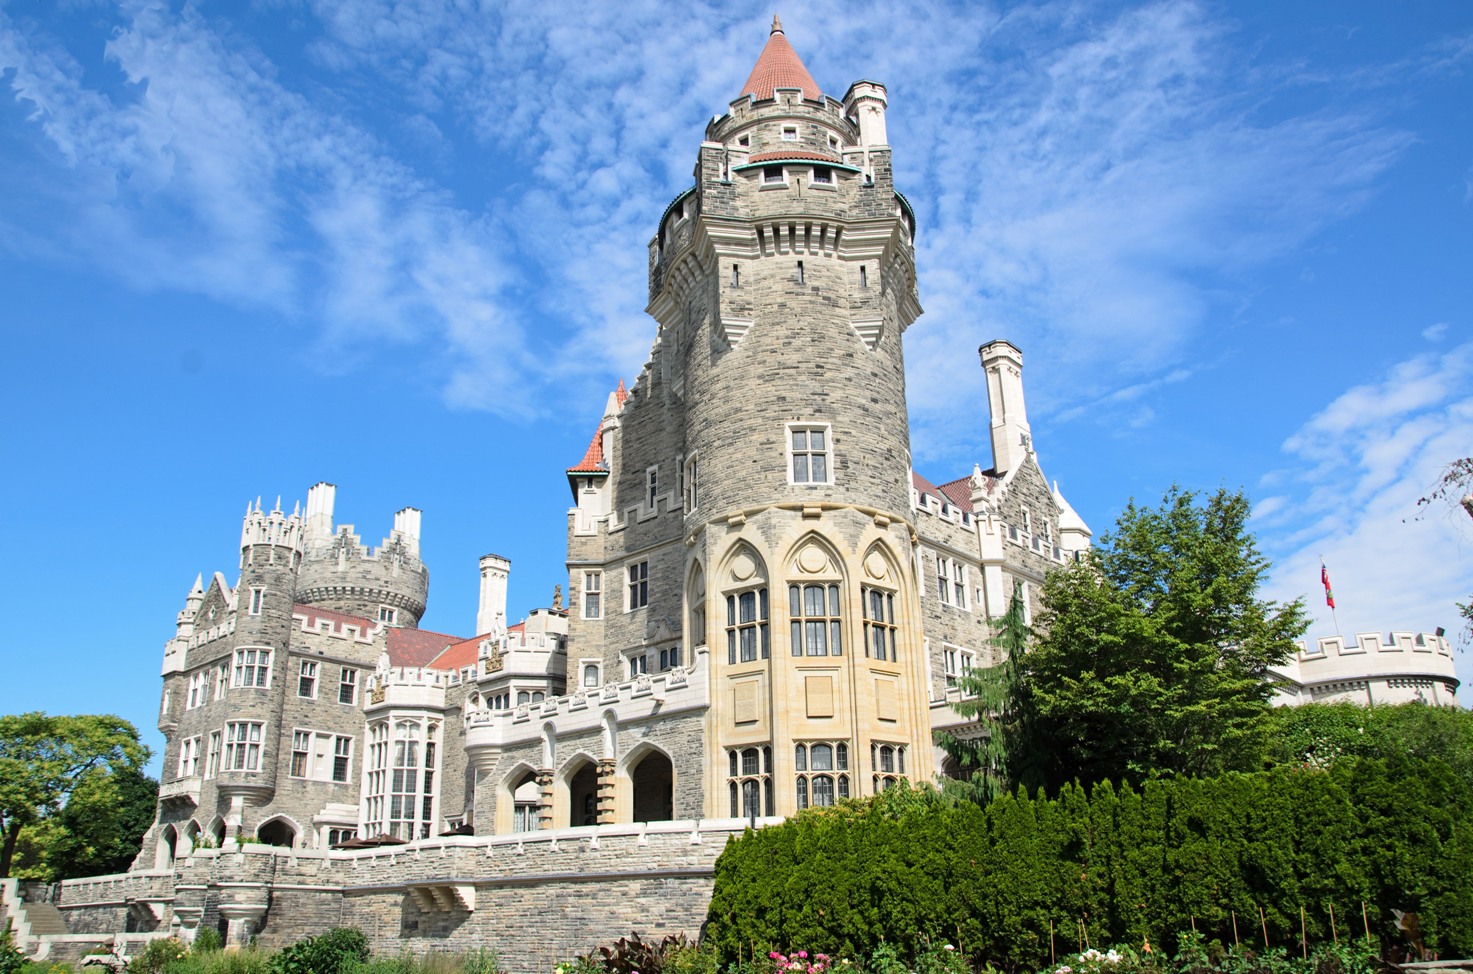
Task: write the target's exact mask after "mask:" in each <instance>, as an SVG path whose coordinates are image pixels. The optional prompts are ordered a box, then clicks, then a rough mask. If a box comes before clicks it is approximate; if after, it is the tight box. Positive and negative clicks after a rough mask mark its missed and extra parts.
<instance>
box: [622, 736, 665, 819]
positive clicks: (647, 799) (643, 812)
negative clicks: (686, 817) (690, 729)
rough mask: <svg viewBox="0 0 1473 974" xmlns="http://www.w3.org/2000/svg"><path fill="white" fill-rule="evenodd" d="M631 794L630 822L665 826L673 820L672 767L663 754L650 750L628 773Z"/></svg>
mask: <svg viewBox="0 0 1473 974" xmlns="http://www.w3.org/2000/svg"><path fill="white" fill-rule="evenodd" d="M629 783H630V785H631V787H632V790H633V792H634V797H633V801H632V802H631V805H632V806H633V819H632V820H633V821H635V822H668V821H670V820H671V819H673V818H674V817H675V766H674V765H673V764H671V763H670V758H669V757H668V756H667V755H666V754H665V753H664V752H663V751H656V750H651V751H649V752H648V753H646V754H645V755H644V756H643V757H641V758H640V759H639V763H638V764H636V765H634V766H633V767H631V768H630V769H629Z"/></svg>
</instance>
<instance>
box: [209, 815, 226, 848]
mask: <svg viewBox="0 0 1473 974" xmlns="http://www.w3.org/2000/svg"><path fill="white" fill-rule="evenodd" d="M225 833H226V827H225V816H223V815H216V816H215V817H214V818H212V819H210V841H212V842H214V843H215V848H216V849H219V848H222V847H223V846H224V845H225Z"/></svg>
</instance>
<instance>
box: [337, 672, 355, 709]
mask: <svg viewBox="0 0 1473 974" xmlns="http://www.w3.org/2000/svg"><path fill="white" fill-rule="evenodd" d="M357 702H358V671H357V670H355V669H351V668H349V667H346V666H345V667H343V672H342V673H341V675H339V677H338V703H357Z"/></svg>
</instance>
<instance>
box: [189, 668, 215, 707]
mask: <svg viewBox="0 0 1473 974" xmlns="http://www.w3.org/2000/svg"><path fill="white" fill-rule="evenodd" d="M209 691H210V674H209V673H208V672H207V671H205V670H200V671H199V672H198V673H195V674H194V675H193V676H191V677H190V678H189V696H187V697H186V698H185V700H184V709H185V710H193V709H194V708H195V707H202V706H204V703H205V700H206V699H207V698H208V697H209V695H210V692H209Z"/></svg>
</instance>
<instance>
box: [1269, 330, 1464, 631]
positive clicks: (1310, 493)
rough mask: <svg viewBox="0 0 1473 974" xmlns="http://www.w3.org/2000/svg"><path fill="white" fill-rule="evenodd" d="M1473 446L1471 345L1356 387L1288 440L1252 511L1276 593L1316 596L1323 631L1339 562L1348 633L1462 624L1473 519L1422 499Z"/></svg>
mask: <svg viewBox="0 0 1473 974" xmlns="http://www.w3.org/2000/svg"><path fill="white" fill-rule="evenodd" d="M1470 445H1473V343H1468V344H1463V345H1460V346H1458V347H1456V348H1453V349H1450V350H1448V351H1445V352H1439V353H1428V354H1424V355H1418V356H1415V357H1413V358H1410V359H1407V360H1405V361H1402V362H1398V363H1395V364H1394V365H1392V366H1391V367H1389V368H1387V369H1386V370H1385V371H1384V372H1383V373H1382V374H1381V375H1379V376H1377V377H1376V378H1375V379H1373V380H1372V381H1370V382H1366V383H1362V384H1360V385H1357V386H1354V387H1352V388H1350V389H1347V390H1346V391H1345V392H1344V393H1343V394H1341V395H1339V396H1337V397H1336V398H1335V399H1334V400H1333V401H1332V402H1330V403H1328V404H1327V405H1326V406H1325V407H1324V408H1323V409H1322V410H1320V412H1318V413H1317V414H1316V415H1315V416H1313V417H1312V418H1311V419H1310V420H1309V421H1308V422H1306V423H1305V424H1304V426H1303V427H1301V428H1300V429H1299V430H1297V431H1296V432H1295V433H1294V434H1293V435H1292V436H1291V437H1289V439H1288V440H1287V441H1286V442H1285V443H1284V453H1285V454H1286V459H1287V461H1288V466H1287V467H1285V468H1283V469H1281V470H1279V471H1276V473H1275V475H1274V476H1273V477H1272V482H1273V484H1274V485H1275V487H1276V488H1277V490H1278V492H1277V493H1276V494H1275V496H1273V497H1271V498H1267V499H1265V501H1263V502H1261V503H1260V504H1259V505H1258V509H1257V511H1256V517H1255V526H1256V527H1257V529H1258V531H1259V533H1260V535H1261V537H1262V538H1263V541H1264V543H1265V547H1266V549H1267V550H1268V552H1269V553H1270V554H1271V555H1273V556H1274V558H1275V561H1276V569H1275V574H1274V580H1273V584H1272V590H1273V592H1274V594H1275V595H1276V596H1277V597H1279V598H1292V597H1294V596H1296V595H1304V594H1306V593H1310V596H1311V597H1310V599H1309V606H1310V609H1311V611H1312V613H1313V614H1314V615H1315V617H1316V622H1315V626H1314V632H1317V633H1319V634H1328V633H1331V632H1333V631H1334V626H1335V620H1334V619H1332V618H1331V616H1330V613H1329V611H1328V610H1327V609H1326V608H1325V607H1324V605H1323V602H1322V601H1321V600H1320V599H1319V596H1318V594H1317V592H1316V590H1315V586H1316V584H1317V582H1318V578H1319V574H1318V573H1319V567H1318V562H1319V558H1320V557H1321V556H1323V557H1324V558H1325V560H1326V562H1327V563H1328V564H1329V565H1330V571H1331V573H1332V577H1333V579H1334V582H1335V596H1336V602H1337V605H1338V611H1339V621H1340V622H1341V623H1342V625H1343V627H1344V631H1345V632H1346V633H1352V632H1361V631H1367V632H1370V631H1377V630H1380V631H1389V630H1391V629H1400V630H1405V629H1413V630H1418V631H1430V630H1431V629H1433V628H1435V627H1436V626H1445V627H1446V628H1447V629H1448V630H1450V631H1451V630H1453V629H1455V628H1456V627H1457V622H1456V621H1455V617H1456V609H1455V608H1454V603H1455V602H1457V601H1466V600H1467V599H1468V598H1469V597H1470V595H1473V585H1470V582H1469V579H1470V578H1473V523H1469V522H1468V520H1467V518H1466V517H1465V516H1463V515H1462V513H1461V512H1456V511H1453V510H1452V509H1450V508H1449V509H1442V508H1432V509H1423V508H1419V506H1418V504H1417V499H1418V498H1419V497H1423V496H1426V495H1427V494H1428V493H1430V492H1431V490H1432V488H1433V487H1434V485H1435V483H1436V481H1437V478H1438V476H1439V475H1440V474H1441V472H1442V471H1443V469H1444V468H1445V466H1446V465H1447V464H1448V463H1449V462H1451V461H1452V460H1455V459H1457V458H1459V457H1463V456H1467V455H1468V453H1469V449H1470Z"/></svg>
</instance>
